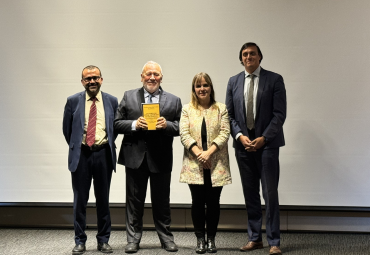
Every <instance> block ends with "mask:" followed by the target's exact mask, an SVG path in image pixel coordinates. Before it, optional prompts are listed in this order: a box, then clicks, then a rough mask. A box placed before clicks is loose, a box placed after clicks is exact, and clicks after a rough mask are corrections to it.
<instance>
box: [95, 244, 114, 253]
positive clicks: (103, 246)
mask: <svg viewBox="0 0 370 255" xmlns="http://www.w3.org/2000/svg"><path fill="white" fill-rule="evenodd" d="M98 251H101V252H102V253H112V252H113V249H112V247H110V245H109V244H108V243H98Z"/></svg>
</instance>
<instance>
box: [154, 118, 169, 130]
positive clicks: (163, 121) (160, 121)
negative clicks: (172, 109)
mask: <svg viewBox="0 0 370 255" xmlns="http://www.w3.org/2000/svg"><path fill="white" fill-rule="evenodd" d="M155 127H156V129H166V127H167V121H166V119H165V118H164V117H159V118H158V119H157V125H156V126H155Z"/></svg>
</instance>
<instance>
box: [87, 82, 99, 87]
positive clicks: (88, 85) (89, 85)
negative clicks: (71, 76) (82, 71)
mask: <svg viewBox="0 0 370 255" xmlns="http://www.w3.org/2000/svg"><path fill="white" fill-rule="evenodd" d="M91 86H97V83H96V82H94V83H89V84H86V87H88V88H90V87H91Z"/></svg>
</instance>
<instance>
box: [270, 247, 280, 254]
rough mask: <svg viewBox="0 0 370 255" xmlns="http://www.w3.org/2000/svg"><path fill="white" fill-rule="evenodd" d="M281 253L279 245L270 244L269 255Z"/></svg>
mask: <svg viewBox="0 0 370 255" xmlns="http://www.w3.org/2000/svg"><path fill="white" fill-rule="evenodd" d="M271 254H272V255H281V254H282V253H281V250H280V247H279V246H271V248H270V255H271Z"/></svg>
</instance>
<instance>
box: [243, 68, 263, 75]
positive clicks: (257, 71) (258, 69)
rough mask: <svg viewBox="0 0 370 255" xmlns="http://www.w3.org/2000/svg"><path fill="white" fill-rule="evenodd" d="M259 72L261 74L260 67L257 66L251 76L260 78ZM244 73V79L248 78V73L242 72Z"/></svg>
mask: <svg viewBox="0 0 370 255" xmlns="http://www.w3.org/2000/svg"><path fill="white" fill-rule="evenodd" d="M260 72H261V66H258V67H257V69H256V70H254V72H253V73H252V74H254V76H257V77H260ZM244 73H245V77H248V75H249V73H248V72H247V70H244Z"/></svg>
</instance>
